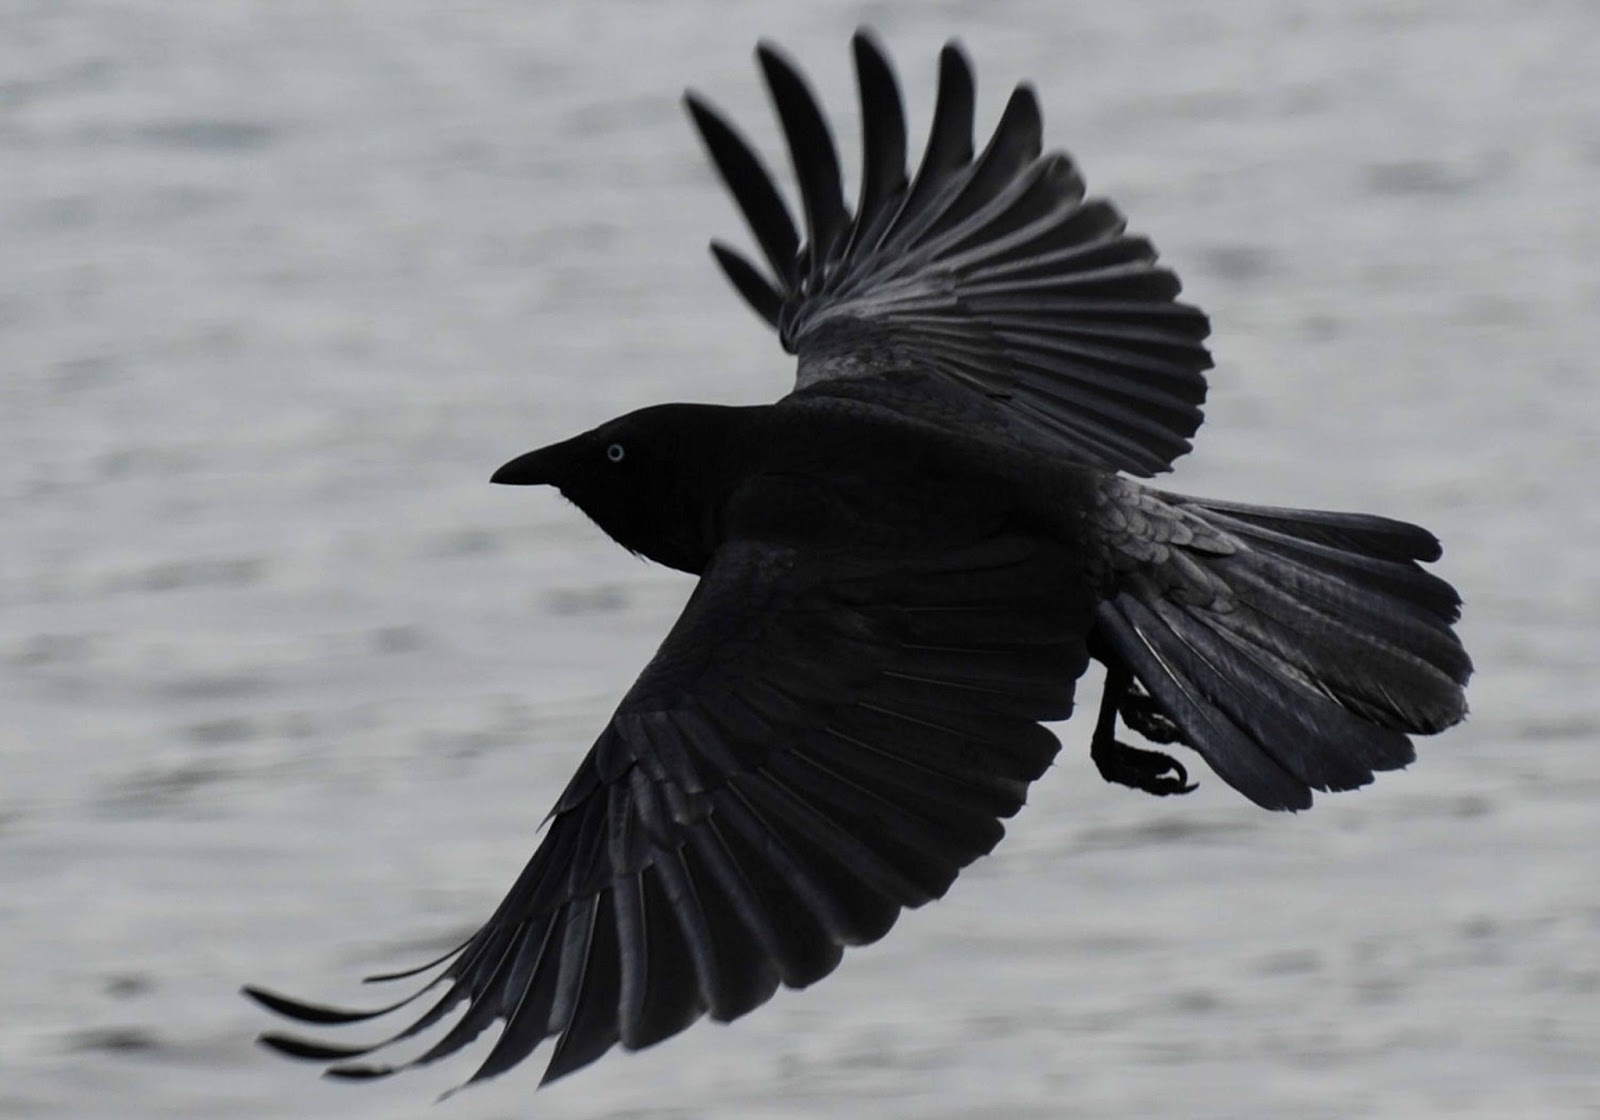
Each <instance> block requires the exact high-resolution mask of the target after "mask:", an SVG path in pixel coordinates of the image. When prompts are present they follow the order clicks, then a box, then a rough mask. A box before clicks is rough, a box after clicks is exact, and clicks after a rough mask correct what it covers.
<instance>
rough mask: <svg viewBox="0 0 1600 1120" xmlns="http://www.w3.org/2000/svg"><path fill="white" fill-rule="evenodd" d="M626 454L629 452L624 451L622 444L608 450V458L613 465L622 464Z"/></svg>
mask: <svg viewBox="0 0 1600 1120" xmlns="http://www.w3.org/2000/svg"><path fill="white" fill-rule="evenodd" d="M626 454H627V451H626V450H624V448H623V446H622V444H620V443H613V444H612V445H611V446H610V447H608V448H606V458H607V459H610V460H611V461H612V462H613V463H620V462H622V457H623V456H624V455H626Z"/></svg>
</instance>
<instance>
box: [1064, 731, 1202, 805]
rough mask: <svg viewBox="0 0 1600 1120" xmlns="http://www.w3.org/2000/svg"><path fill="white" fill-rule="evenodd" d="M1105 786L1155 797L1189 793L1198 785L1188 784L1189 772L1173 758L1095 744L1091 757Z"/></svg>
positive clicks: (1119, 745)
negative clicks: (1132, 790) (1104, 781)
mask: <svg viewBox="0 0 1600 1120" xmlns="http://www.w3.org/2000/svg"><path fill="white" fill-rule="evenodd" d="M1090 757H1092V758H1093V759H1094V764H1095V765H1096V766H1097V767H1099V769H1100V776H1101V777H1102V778H1104V779H1105V780H1106V781H1108V782H1115V783H1117V784H1118V785H1123V786H1128V787H1130V788H1131V789H1138V790H1143V791H1144V792H1145V793H1151V794H1154V795H1155V796H1157V797H1168V796H1171V795H1172V794H1178V793H1190V792H1193V791H1194V790H1197V789H1199V788H1200V787H1199V785H1198V784H1196V783H1194V782H1191V781H1189V772H1188V771H1187V770H1185V769H1184V768H1183V764H1182V763H1181V762H1179V761H1178V760H1177V759H1175V758H1171V757H1169V756H1168V755H1164V754H1162V753H1161V752H1160V751H1146V750H1140V749H1139V748H1138V747H1130V746H1128V744H1126V743H1121V742H1118V741H1117V740H1115V739H1107V740H1102V741H1100V742H1097V743H1095V744H1094V746H1093V749H1092V751H1091V755H1090Z"/></svg>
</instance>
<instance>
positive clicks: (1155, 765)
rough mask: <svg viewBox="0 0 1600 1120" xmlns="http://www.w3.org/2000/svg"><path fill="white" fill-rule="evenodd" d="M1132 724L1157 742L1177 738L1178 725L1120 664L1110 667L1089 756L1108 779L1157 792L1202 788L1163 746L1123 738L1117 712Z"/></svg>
mask: <svg viewBox="0 0 1600 1120" xmlns="http://www.w3.org/2000/svg"><path fill="white" fill-rule="evenodd" d="M1119 710H1120V711H1121V713H1122V718H1123V719H1124V720H1126V721H1127V724H1128V726H1129V727H1131V728H1133V730H1135V731H1137V732H1139V734H1141V735H1143V736H1145V738H1147V739H1150V740H1152V741H1154V742H1157V743H1175V742H1178V741H1179V737H1178V729H1177V727H1176V726H1175V725H1174V724H1173V722H1172V721H1171V720H1170V719H1168V718H1167V717H1166V716H1165V715H1163V714H1161V713H1160V712H1158V711H1157V710H1156V708H1155V701H1153V700H1152V699H1151V698H1150V696H1149V695H1148V694H1146V693H1145V692H1144V691H1143V690H1142V689H1139V688H1138V685H1137V684H1135V683H1134V680H1133V676H1132V674H1130V673H1129V672H1128V670H1127V669H1126V668H1125V667H1124V666H1122V665H1119V664H1113V665H1108V666H1107V668H1106V684H1105V691H1104V692H1103V693H1102V694H1101V696H1100V715H1099V718H1098V719H1096V720H1095V725H1094V737H1093V738H1092V739H1091V740H1090V741H1089V757H1090V758H1092V759H1094V764H1095V766H1097V767H1098V768H1099V770H1100V776H1101V777H1102V778H1104V779H1105V780H1106V781H1108V782H1116V783H1117V784H1118V785H1124V786H1129V787H1131V788H1133V789H1139V790H1143V791H1144V792H1145V793H1153V794H1155V795H1156V796H1157V797H1166V796H1168V795H1169V794H1175V793H1189V792H1190V791H1191V790H1194V789H1197V788H1199V787H1198V786H1197V785H1195V784H1194V783H1192V782H1190V781H1189V773H1188V771H1186V770H1185V769H1184V768H1183V764H1182V763H1180V762H1179V761H1178V760H1177V759H1175V758H1171V757H1169V756H1168V755H1164V754H1162V753H1161V752H1160V751H1146V750H1140V749H1139V748H1138V747H1130V746H1128V745H1127V744H1126V743H1119V742H1118V741H1117V738H1116V733H1117V713H1118V711H1119Z"/></svg>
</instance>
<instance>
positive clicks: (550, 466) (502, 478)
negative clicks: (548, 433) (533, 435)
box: [489, 444, 561, 486]
mask: <svg viewBox="0 0 1600 1120" xmlns="http://www.w3.org/2000/svg"><path fill="white" fill-rule="evenodd" d="M560 446H561V445H560V444H556V445H555V446H554V447H541V448H539V450H537V451H530V452H528V453H527V454H526V455H518V456H517V457H516V458H515V459H513V460H511V462H509V463H507V464H506V465H505V466H503V467H501V468H500V469H499V470H497V471H495V472H494V474H492V475H490V476H489V481H490V482H498V483H500V484H501V485H503V486H552V485H554V484H555V481H556V479H555V466H556V458H557V456H556V455H555V454H552V452H555V451H556V450H557V448H559V447H560Z"/></svg>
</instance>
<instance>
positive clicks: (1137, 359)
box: [686, 32, 1211, 475]
mask: <svg viewBox="0 0 1600 1120" xmlns="http://www.w3.org/2000/svg"><path fill="white" fill-rule="evenodd" d="M854 47H855V61H856V73H857V77H858V79H859V86H860V93H861V116H862V136H863V141H862V147H863V153H862V174H861V193H860V199H859V201H858V203H857V205H856V210H855V213H854V214H852V213H851V212H850V209H849V207H848V206H847V205H846V203H845V201H844V193H843V187H842V185H841V181H840V173H839V160H838V156H837V154H836V152H835V150H834V145H833V139H832V137H831V136H830V134H829V131H828V126H827V123H826V121H825V120H824V118H823V116H822V112H821V110H820V109H819V108H818V106H817V102H816V99H815V98H814V97H813V96H812V94H811V92H810V90H809V89H808V88H807V87H806V84H805V82H804V80H803V79H802V78H801V77H800V75H799V73H798V72H797V71H796V70H795V68H794V67H793V66H792V65H791V64H790V63H789V62H788V61H786V60H785V58H784V57H783V56H782V55H781V54H780V53H778V51H777V50H776V49H775V48H773V47H772V46H770V45H766V44H763V45H762V46H761V47H760V48H759V49H758V51H757V56H758V58H759V59H760V62H761V67H762V71H763V73H764V74H765V76H766V81H767V87H768V89H769V90H770V92H771V95H772V100H773V103H774V105H775V106H776V108H777V111H778V117H779V119H780V121H781V122H782V125H783V131H784V135H785V137H786V139H787V141H788V145H789V151H790V155H791V158H792V161H793V164H794V171H795V177H796V179H797V180H798V182H799V188H800V197H801V202H802V210H803V212H804V220H805V241H804V243H803V244H802V242H801V237H800V234H799V232H798V231H797V230H796V227H795V223H794V221H793V219H792V218H791V217H790V214H789V210H788V208H787V207H786V206H785V204H784V202H783V199H782V198H781V196H780V195H779V193H778V190H777V188H776V186H775V185H774V184H773V180H772V177H771V176H770V175H769V174H768V173H767V171H766V169H765V168H764V167H763V166H762V163H761V161H760V159H759V158H758V157H757V156H756V155H755V153H754V151H753V150H752V149H751V147H750V146H749V144H748V143H746V142H745V141H744V140H743V139H742V138H741V137H740V135H739V133H738V132H737V131H735V129H734V128H733V126H732V125H730V124H729V123H728V122H727V121H726V120H725V119H724V118H723V117H722V116H720V115H719V114H718V113H717V112H716V111H715V110H713V109H712V108H711V107H710V106H709V105H707V104H706V102H705V101H703V100H702V99H701V98H699V97H698V96H696V95H695V94H693V93H690V94H688V95H687V96H686V101H687V104H688V107H689V112H690V114H691V116H692V117H693V118H694V122H695V125H696V126H697V127H698V129H699V131H700V135H701V137H702V138H703V139H704V141H705V144H706V147H707V149H708V150H709V152H710V154H711V158H712V161H713V162H714V163H715V164H716V166H717V169H718V171H720V172H721V174H722V177H723V179H724V181H725V182H726V183H727V186H728V189H729V190H730V192H731V193H732V194H733V196H734V199H735V200H736V201H737V202H738V204H739V207H740V209H741V210H742V211H743V213H744V217H745V220H746V221H747V222H748V223H749V226H750V230H751V232H752V233H753V234H754V235H755V239H756V241H757V243H758V244H759V245H760V247H761V251H762V255H763V256H765V258H766V260H767V264H768V265H769V267H770V270H771V271H770V275H767V274H763V273H762V271H761V270H760V269H758V268H757V267H756V266H755V265H754V264H752V263H751V262H750V261H749V260H748V259H746V258H745V257H744V256H742V255H740V254H739V253H738V252H737V251H735V250H734V249H731V248H729V247H728V246H727V245H725V244H723V243H721V242H715V241H714V242H712V246H711V248H712V252H713V253H714V254H715V256H716V258H717V261H718V263H720V264H721V266H722V268H723V270H724V272H726V273H727V276H728V278H729V280H731V281H732V282H733V285H734V287H735V288H737V289H738V291H739V292H740V294H741V295H743V296H744V298H745V300H746V301H747V302H748V303H749V304H750V305H751V306H752V307H753V308H755V310H756V312H757V313H758V314H759V315H761V317H762V318H764V319H765V320H766V321H767V322H768V323H770V324H772V326H773V327H775V328H776V329H777V331H778V335H779V338H780V339H781V341H782V342H783V346H784V348H785V349H786V350H788V351H789V352H790V353H792V354H796V355H798V356H799V360H800V361H799V373H798V378H797V388H796V391H797V392H799V393H810V394H840V395H850V396H855V397H860V398H863V399H869V400H871V399H878V400H880V401H881V403H885V404H887V405H890V406H891V407H895V408H897V409H901V410H903V411H911V412H914V413H916V414H918V415H920V416H921V417H922V418H923V419H928V420H934V421H936V422H941V423H947V424H948V423H955V424H960V425H962V426H969V427H970V426H972V425H977V426H980V427H984V428H987V429H989V430H991V431H994V432H996V433H1004V434H1005V435H1007V436H1008V437H1009V438H1013V439H1020V440H1023V441H1026V442H1028V443H1030V444H1032V445H1034V446H1038V447H1040V448H1042V449H1045V450H1048V451H1051V452H1052V453H1055V454H1059V455H1064V456H1067V457H1069V458H1071V459H1073V460H1075V461H1077V462H1082V463H1088V464H1094V465H1098V466H1103V467H1108V468H1111V469H1114V470H1123V471H1128V472H1131V473H1134V474H1139V475H1151V474H1155V473H1157V472H1159V471H1164V470H1168V469H1170V467H1171V465H1172V461H1173V460H1174V459H1176V458H1177V457H1178V456H1180V455H1182V454H1183V453H1184V452H1186V451H1188V450H1189V437H1190V436H1192V435H1194V433H1195V430H1196V429H1197V428H1198V427H1199V426H1200V421H1201V410H1200V406H1201V403H1202V402H1203V401H1204V400H1205V394H1206V381H1205V377H1204V374H1203V371H1204V370H1206V369H1209V368H1210V366H1211V357H1210V355H1209V354H1208V353H1207V351H1206V348H1205V347H1204V345H1202V340H1203V339H1204V338H1205V337H1206V335H1207V334H1208V333H1209V330H1210V328H1209V325H1208V324H1207V321H1206V317H1205V315H1204V314H1202V313H1201V312H1200V311H1199V310H1198V309H1196V308H1194V307H1190V306H1188V305H1186V304H1183V303H1179V302H1176V300H1175V297H1176V296H1177V294H1178V291H1179V283H1178V278H1177V277H1176V276H1175V275H1173V273H1172V272H1171V271H1169V270H1168V269H1165V268H1161V267H1159V266H1157V265H1156V263H1155V262H1156V251H1155V248H1154V247H1153V246H1152V245H1151V244H1150V242H1149V241H1147V240H1146V239H1144V238H1143V237H1135V236H1130V235H1129V234H1127V233H1126V232H1124V230H1125V225H1126V223H1125V221H1124V219H1123V217H1122V215H1121V214H1120V213H1118V211H1117V209H1116V208H1115V207H1114V206H1112V205H1111V204H1110V203H1109V202H1106V201H1104V200H1100V199H1091V200H1085V199H1084V182H1083V178H1082V176H1081V175H1080V174H1079V173H1078V169H1077V167H1076V166H1075V165H1074V163H1073V161H1072V159H1071V158H1070V157H1068V156H1067V155H1066V154H1064V153H1062V152H1050V153H1048V154H1044V155H1041V154H1040V150H1041V139H1040V136H1041V122H1040V115H1039V104H1038V101H1037V99H1036V98H1035V96H1034V93H1033V90H1032V89H1030V88H1029V87H1028V86H1026V85H1019V86H1018V87H1017V88H1016V90H1015V92H1013V94H1012V95H1011V100H1010V102H1009V103H1008V104H1007V105H1006V108H1005V112H1004V114H1003V115H1002V116H1001V119H1000V123H999V125H998V126H997V127H996V129H995V132H994V136H993V137H992V138H991V139H990V141H989V143H988V146H987V147H985V149H984V150H983V152H982V154H981V155H978V156H977V157H976V159H975V158H974V156H973V132H972V129H973V80H972V69H971V67H970V65H969V64H968V62H967V59H966V57H965V56H964V55H963V54H962V52H961V50H960V48H959V47H958V46H957V45H956V44H955V43H950V44H948V45H947V46H946V47H945V48H944V51H943V53H942V54H941V55H940V66H939V92H938V95H937V102H936V105H935V108H934V117H933V128H932V132H931V134H930V136H929V138H928V146H927V150H926V152H925V153H924V155H923V158H922V164H921V166H920V167H919V168H918V170H917V172H916V174H915V176H912V177H908V176H907V173H906V129H905V115H904V111H903V108H902V105H901V100H900V92H899V89H898V87H897V85H896V82H895V78H894V74H893V72H892V71H891V70H890V68H889V63H888V61H887V59H886V58H885V57H884V54H883V52H882V51H881V50H880V49H879V47H878V46H877V45H876V44H875V43H874V42H873V40H872V38H871V37H870V36H869V35H867V34H866V33H865V32H857V34H856V36H855V40H854ZM908 377H909V378H910V379H912V380H913V381H920V388H918V389H915V390H908V388H907V384H906V383H907V379H908Z"/></svg>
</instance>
